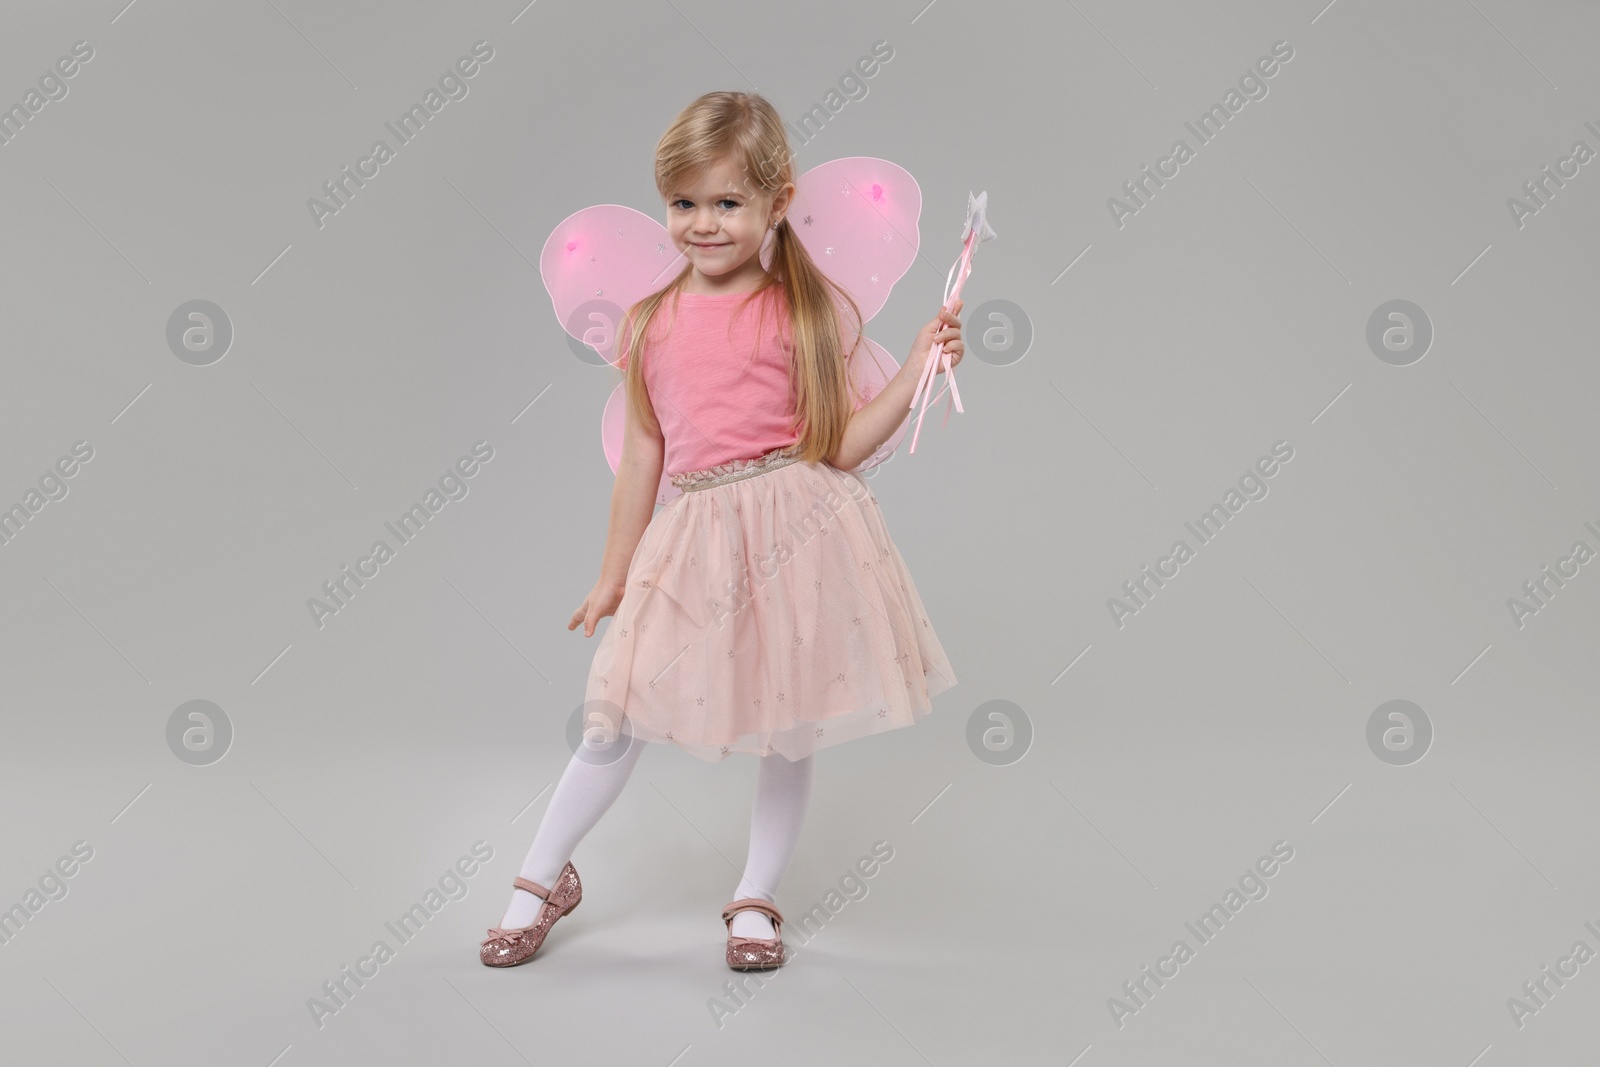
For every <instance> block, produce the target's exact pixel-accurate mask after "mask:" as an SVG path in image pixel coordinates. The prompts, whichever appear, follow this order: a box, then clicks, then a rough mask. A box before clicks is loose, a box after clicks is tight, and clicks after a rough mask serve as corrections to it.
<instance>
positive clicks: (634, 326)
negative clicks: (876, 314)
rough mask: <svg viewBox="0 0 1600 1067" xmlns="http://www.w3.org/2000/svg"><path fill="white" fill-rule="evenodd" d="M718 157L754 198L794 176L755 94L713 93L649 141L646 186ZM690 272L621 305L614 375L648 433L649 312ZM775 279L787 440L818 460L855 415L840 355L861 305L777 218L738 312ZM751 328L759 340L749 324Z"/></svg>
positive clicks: (773, 117) (776, 126)
mask: <svg viewBox="0 0 1600 1067" xmlns="http://www.w3.org/2000/svg"><path fill="white" fill-rule="evenodd" d="M722 161H727V162H730V163H731V164H733V166H734V167H735V168H736V169H737V170H738V171H739V172H740V173H741V174H742V175H744V181H745V182H746V185H747V188H750V189H751V190H752V192H753V193H754V194H755V195H757V196H761V197H766V198H769V200H770V198H771V197H772V196H773V195H774V194H776V193H777V192H778V190H780V189H782V188H783V187H784V185H785V184H787V183H789V182H793V181H794V162H793V157H792V156H791V155H790V152H789V138H788V135H787V133H786V132H785V130H784V126H783V120H782V119H781V118H779V116H778V113H777V111H776V110H775V109H774V108H773V106H772V105H771V104H770V103H768V102H767V100H766V99H765V98H764V97H762V96H760V95H758V94H755V93H742V92H713V93H706V94H705V95H704V96H701V97H699V98H698V99H696V100H695V101H694V102H693V103H691V104H690V105H689V106H688V107H686V108H684V109H683V111H681V112H680V113H679V114H678V117H677V118H676V119H674V120H673V122H672V125H670V126H668V127H667V131H666V132H665V133H664V134H662V135H661V140H660V142H659V143H658V144H657V146H656V165H655V179H656V188H657V190H658V191H659V192H660V194H661V197H662V199H663V200H664V199H665V198H666V197H667V196H668V194H669V192H670V191H671V190H673V189H675V188H677V187H679V186H680V185H682V184H684V183H685V182H686V181H687V180H689V179H690V178H691V177H692V176H693V175H695V174H696V173H698V172H700V171H703V170H705V169H707V168H709V167H712V166H714V165H716V164H717V163H719V162H722ZM758 255H759V253H758ZM693 270H694V268H693V267H692V266H685V267H684V269H683V270H682V271H681V272H680V273H679V274H678V276H677V277H676V278H674V279H673V280H672V281H671V282H670V283H668V284H667V286H666V287H665V288H663V289H661V290H659V291H657V292H655V293H652V294H651V295H649V296H647V297H645V298H644V299H643V300H640V301H639V302H638V303H636V304H634V305H633V306H632V307H631V308H629V309H628V313H627V315H626V316H625V318H624V322H623V324H622V327H621V329H620V330H619V336H618V351H619V352H620V353H624V354H625V355H626V359H627V367H626V369H625V370H624V372H623V373H624V377H625V380H626V382H627V397H628V404H629V406H630V407H632V408H633V409H634V410H635V411H637V412H639V413H640V417H641V420H642V421H643V422H644V424H645V425H646V426H649V427H651V428H652V429H654V430H655V431H656V432H658V433H659V432H660V423H659V422H658V421H657V420H656V414H655V408H654V406H653V405H652V404H651V403H650V394H649V390H648V389H646V387H645V382H644V359H645V358H647V357H646V356H645V347H646V345H645V341H646V338H647V337H648V336H650V335H651V330H650V324H651V322H652V320H654V318H655V315H656V311H657V309H659V308H660V307H661V305H662V303H663V302H664V301H665V300H666V298H667V297H668V296H675V295H676V294H677V292H678V291H679V290H680V289H681V288H682V286H683V283H684V281H685V279H687V278H688V277H689V275H690V274H691V273H692V272H693ZM780 284H781V285H782V287H783V295H784V299H785V303H786V304H787V309H788V313H789V322H790V328H791V338H792V340H793V343H794V354H793V358H792V361H791V363H790V368H789V378H790V382H791V383H792V386H793V390H792V392H793V395H794V398H795V414H794V420H793V428H794V430H795V433H796V435H797V436H798V438H799V439H798V441H797V446H798V449H799V452H800V456H801V458H802V459H803V460H806V461H807V462H813V463H815V462H820V461H822V460H824V459H826V458H827V457H828V456H831V455H833V454H834V452H835V451H837V450H838V448H839V445H840V442H842V441H843V440H844V431H845V427H846V425H847V424H848V423H849V421H850V416H851V415H852V414H854V411H855V403H856V398H855V396H854V395H853V390H852V387H851V381H850V375H849V372H848V369H847V367H846V363H845V361H846V359H847V358H849V357H850V355H851V353H853V352H854V351H855V350H856V348H859V347H861V341H860V335H861V309H860V307H859V306H857V304H856V302H855V300H854V299H853V298H852V297H851V296H850V294H849V293H848V292H846V291H845V290H844V288H843V287H841V286H839V285H838V284H836V283H835V282H834V281H833V280H832V279H830V278H828V277H827V275H825V274H823V273H822V271H821V270H820V269H818V267H817V265H816V263H814V262H813V261H812V259H811V256H810V255H808V254H807V253H806V250H805V247H804V246H803V245H801V243H800V239H799V237H798V236H797V235H796V234H795V231H794V228H793V227H792V226H791V225H790V223H789V219H788V217H787V216H785V217H784V219H783V221H782V222H780V223H779V224H778V227H777V229H776V230H775V231H774V233H773V248H772V265H771V267H770V268H769V269H768V271H767V276H766V279H765V280H764V281H763V282H762V283H761V285H759V286H758V287H757V288H756V289H755V290H753V291H752V292H751V294H750V296H749V297H748V298H746V300H744V301H741V302H740V304H739V310H741V311H743V310H744V309H745V308H746V307H747V306H748V304H749V302H750V301H752V300H755V299H756V298H757V297H759V296H761V295H762V294H763V293H765V292H766V291H767V290H769V289H771V288H772V287H773V286H775V285H780ZM835 294H837V298H836V296H835ZM841 300H842V302H843V304H845V305H847V306H848V307H849V308H850V312H851V314H852V315H853V316H854V318H853V320H851V328H850V331H849V333H848V336H851V337H853V338H855V341H854V343H853V345H852V347H851V352H850V353H847V352H845V351H844V350H843V349H844V345H843V340H844V337H845V336H846V332H845V330H844V323H843V322H841V310H840V301H841ZM757 331H758V336H760V327H759V323H758V328H757ZM618 362H621V359H620V358H619V360H618Z"/></svg>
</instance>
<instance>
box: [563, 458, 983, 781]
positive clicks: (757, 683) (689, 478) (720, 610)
mask: <svg viewBox="0 0 1600 1067" xmlns="http://www.w3.org/2000/svg"><path fill="white" fill-rule="evenodd" d="M791 451H792V450H787V449H777V450H774V451H772V452H769V453H767V454H766V455H764V456H762V457H760V458H759V459H751V460H734V461H733V462H731V463H724V464H720V465H718V466H716V467H712V468H710V469H709V470H705V471H694V472H690V473H688V474H681V475H677V476H675V477H674V478H673V484H674V485H677V486H678V487H679V488H680V489H683V490H684V491H683V493H682V495H680V496H677V497H674V498H673V499H672V500H671V501H670V502H669V503H667V504H666V505H665V506H663V507H661V508H660V509H658V510H657V511H656V513H655V516H654V517H653V518H652V519H651V520H650V524H649V526H648V527H646V529H645V532H644V536H643V537H642V538H640V541H639V546H638V548H637V549H636V550H635V551H634V555H633V559H632V561H631V562H630V563H629V565H628V582H627V588H626V590H625V591H624V593H623V597H622V602H621V604H619V605H618V607H617V610H616V613H615V616H614V617H613V618H612V619H611V621H610V623H609V625H608V626H607V628H606V630H605V632H604V633H603V634H602V635H601V637H600V643H599V645H598V646H597V647H596V649H595V654H594V663H593V665H592V666H591V668H590V671H589V682H588V689H587V695H586V705H585V719H586V722H588V723H591V724H601V726H602V729H601V730H600V734H603V735H604V736H605V737H606V738H607V739H609V738H614V737H616V736H618V731H619V729H620V730H625V731H626V732H627V733H631V734H632V735H633V736H634V737H637V738H640V739H643V740H646V741H656V742H661V743H669V744H675V745H677V746H678V747H680V748H682V749H684V750H686V751H688V752H689V753H691V754H693V755H695V756H698V757H699V758H701V759H705V760H709V761H712V762H718V761H721V760H723V759H725V758H727V756H728V754H729V753H731V752H750V753H754V754H756V755H760V756H765V755H770V754H772V753H778V754H780V755H782V756H785V757H786V758H788V759H801V758H803V757H805V756H809V755H811V754H812V753H813V752H815V751H817V750H818V749H822V748H827V747H830V746H832V745H837V744H840V743H842V742H845V741H850V740H853V739H855V738H858V737H865V736H867V735H869V734H877V733H883V732H884V731H886V730H893V729H896V728H898V727H901V726H910V725H911V724H913V723H915V722H917V721H918V720H919V719H921V718H922V717H923V716H925V715H927V714H928V713H929V712H930V711H932V702H931V698H932V697H933V696H934V695H936V694H938V693H942V692H944V691H945V690H946V689H949V688H950V687H951V686H953V685H955V683H956V677H955V672H954V671H953V670H951V667H950V661H949V660H948V659H947V658H946V656H945V653H944V649H943V648H942V647H941V646H940V644H939V638H938V636H937V635H936V634H935V633H934V630H933V625H932V623H931V622H930V621H929V619H928V613H927V610H926V609H925V608H924V607H923V605H922V599H921V598H920V597H919V596H918V595H917V589H916V585H915V584H914V583H913V582H912V580H911V574H910V572H909V571H908V570H907V569H906V565H905V561H904V560H903V559H901V557H900V553H899V551H898V550H897V549H896V548H895V546H894V542H892V541H891V540H890V539H889V531H888V529H887V528H886V526H885V525H884V520H883V515H882V513H881V512H880V510H879V508H878V501H877V498H876V497H875V496H874V495H873V493H872V491H871V489H869V488H868V486H867V483H866V480H865V479H863V478H862V477H861V476H860V475H859V474H855V473H853V472H850V471H843V470H840V469H839V468H837V467H833V466H830V465H829V464H827V463H807V462H805V461H802V460H799V459H798V458H796V457H794V456H793V455H792V454H791ZM591 737H594V738H595V739H596V740H598V739H599V735H597V734H594V733H591Z"/></svg>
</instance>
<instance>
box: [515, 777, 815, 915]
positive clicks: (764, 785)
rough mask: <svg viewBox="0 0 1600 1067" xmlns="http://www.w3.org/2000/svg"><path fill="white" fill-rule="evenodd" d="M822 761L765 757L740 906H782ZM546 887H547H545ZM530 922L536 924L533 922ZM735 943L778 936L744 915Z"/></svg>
mask: <svg viewBox="0 0 1600 1067" xmlns="http://www.w3.org/2000/svg"><path fill="white" fill-rule="evenodd" d="M815 765H816V757H815V756H814V755H813V756H807V757H806V758H805V759H800V760H793V761H790V760H787V759H784V758H783V757H782V756H780V755H778V754H776V753H774V754H773V755H770V756H763V757H761V769H760V770H759V771H758V772H757V773H756V798H755V803H754V805H753V806H752V807H751V809H750V851H749V853H748V855H747V857H746V859H745V866H744V877H743V878H742V879H740V881H739V888H738V889H736V890H734V893H733V897H734V899H735V900H737V899H739V898H741V897H759V898H760V899H762V900H766V901H771V902H772V903H777V899H778V883H779V882H780V881H782V880H783V872H784V871H785V870H787V869H788V867H789V859H790V857H792V856H793V855H794V849H795V846H796V845H797V844H799V843H800V828H801V827H802V826H803V825H804V824H805V818H806V807H807V805H808V804H809V803H810V802H811V778H812V770H813V768H814V767H815ZM540 884H541V885H543V884H544V883H543V882H541V883H540ZM529 921H530V922H531V921H532V920H529ZM731 933H732V934H733V936H735V937H760V938H771V937H774V936H776V932H775V931H774V930H773V928H772V920H771V919H769V918H767V917H766V916H765V915H763V914H761V913H760V912H759V911H741V912H739V913H738V914H736V915H735V916H734V917H733V928H732V930H731Z"/></svg>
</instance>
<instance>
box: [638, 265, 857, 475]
mask: <svg viewBox="0 0 1600 1067" xmlns="http://www.w3.org/2000/svg"><path fill="white" fill-rule="evenodd" d="M749 296H750V294H749V293H679V294H678V306H677V312H676V318H674V317H673V307H672V298H671V297H670V296H669V297H667V298H666V300H664V301H663V302H662V306H661V307H660V308H659V309H657V311H656V315H655V319H654V320H653V321H652V323H651V328H650V331H649V334H648V335H647V337H646V339H645V344H646V356H645V365H644V380H645V386H646V387H647V388H648V389H649V391H650V403H651V405H652V406H653V407H654V408H655V412H656V420H657V421H658V422H659V423H660V424H661V435H662V438H663V440H664V441H665V447H666V455H665V457H664V460H663V464H662V469H663V470H664V471H665V473H667V474H669V475H671V474H682V473H684V472H686V471H697V470H705V469H706V468H707V467H714V466H716V465H718V464H720V463H727V462H729V461H731V460H735V459H755V458H757V457H758V456H761V455H763V454H765V453H767V452H770V451H772V450H773V449H775V448H783V447H785V446H787V445H792V444H794V443H795V442H796V441H798V440H799V434H798V433H797V432H796V431H795V429H794V425H793V419H794V415H795V396H794V389H793V386H792V383H791V382H790V379H789V367H790V359H791V352H792V350H793V341H792V333H791V331H790V324H789V312H788V305H787V304H786V302H785V301H784V300H783V298H782V297H783V290H782V287H781V286H776V285H775V286H773V287H771V288H770V289H768V290H767V291H766V292H765V293H763V294H761V295H760V296H758V297H756V298H754V299H751V300H750V301H749V303H748V304H747V305H744V306H742V307H741V302H742V301H745V300H747V299H749ZM763 304H764V305H765V306H764V307H763ZM763 319H764V321H761V327H762V332H761V335H760V336H757V332H756V326H757V322H758V320H763ZM669 324H670V325H669ZM861 351H863V352H864V351H865V347H864V346H863V348H862V350H861ZM858 355H859V353H858ZM627 365H628V361H627V358H626V356H624V357H623V358H622V359H621V360H619V361H618V363H617V366H619V367H621V368H623V369H626V368H627ZM868 399H870V397H865V398H862V399H861V400H860V401H859V402H858V403H857V404H856V410H857V411H859V410H861V407H862V405H863V404H865V403H866V402H867V400H868Z"/></svg>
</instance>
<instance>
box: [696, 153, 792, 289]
mask: <svg viewBox="0 0 1600 1067" xmlns="http://www.w3.org/2000/svg"><path fill="white" fill-rule="evenodd" d="M741 178H742V175H741V174H740V173H739V171H738V169H737V168H735V167H734V166H733V165H732V164H731V163H729V162H727V161H722V162H719V163H717V164H715V165H713V166H711V167H709V168H708V169H706V170H704V171H701V172H699V173H698V174H695V175H693V176H691V178H690V179H689V180H688V183H687V184H685V185H683V186H681V187H680V188H676V189H673V190H672V191H671V192H670V193H669V194H668V196H667V201H666V206H667V232H668V233H669V234H671V235H672V243H673V244H674V245H676V246H677V248H678V250H679V251H680V252H682V253H683V254H684V256H685V258H687V259H688V260H689V263H690V264H691V265H692V266H693V267H694V273H695V279H694V285H695V286H696V288H699V289H702V290H703V291H716V292H740V291H743V290H747V289H754V288H755V287H756V286H757V285H759V284H760V282H761V280H762V278H763V276H764V275H765V274H766V272H765V271H764V270H763V269H762V267H761V255H760V253H761V245H762V242H763V241H764V240H765V239H766V236H767V234H768V233H769V232H770V231H771V228H772V226H773V224H774V223H776V222H777V221H778V220H779V219H781V218H783V213H784V211H785V210H786V209H787V208H788V207H789V202H790V200H791V199H792V198H793V195H794V186H793V185H785V186H784V187H783V188H782V189H780V190H779V191H778V192H777V193H776V194H775V195H772V196H764V195H756V194H755V191H754V190H753V188H752V187H751V183H748V182H745V181H742V180H741Z"/></svg>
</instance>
